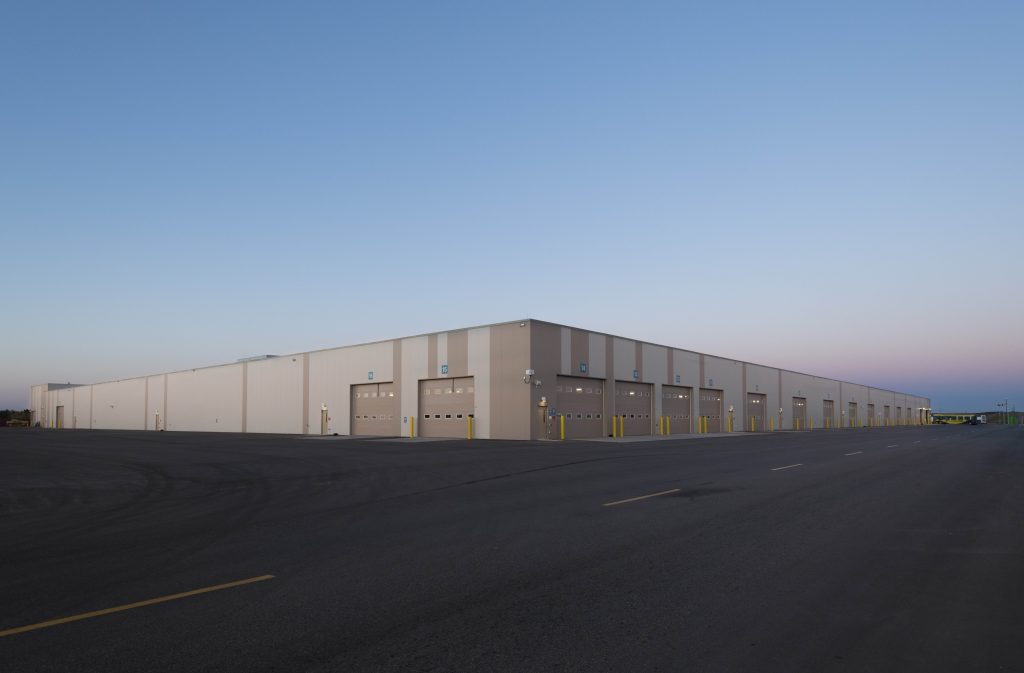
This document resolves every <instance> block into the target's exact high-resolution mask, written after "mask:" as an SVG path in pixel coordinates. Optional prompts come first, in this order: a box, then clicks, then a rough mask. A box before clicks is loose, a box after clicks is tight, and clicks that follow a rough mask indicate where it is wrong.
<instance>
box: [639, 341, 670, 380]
mask: <svg viewBox="0 0 1024 673" xmlns="http://www.w3.org/2000/svg"><path fill="white" fill-rule="evenodd" d="M643 361H644V371H643V380H644V381H647V382H648V383H666V384H672V381H670V380H668V378H667V376H668V349H667V348H665V347H664V346H654V345H651V344H643Z"/></svg>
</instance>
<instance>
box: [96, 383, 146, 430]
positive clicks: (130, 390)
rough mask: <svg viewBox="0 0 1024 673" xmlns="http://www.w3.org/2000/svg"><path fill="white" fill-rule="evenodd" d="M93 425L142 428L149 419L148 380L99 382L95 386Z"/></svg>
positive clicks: (97, 427) (112, 428)
mask: <svg viewBox="0 0 1024 673" xmlns="http://www.w3.org/2000/svg"><path fill="white" fill-rule="evenodd" d="M92 389H93V390H92V394H93V397H92V427H93V429H97V430H99V429H103V430H142V429H144V428H145V419H146V379H144V378H141V379H127V380H124V381H111V382H109V383H97V384H95V385H93V387H92Z"/></svg>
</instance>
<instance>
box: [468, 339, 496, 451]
mask: <svg viewBox="0 0 1024 673" xmlns="http://www.w3.org/2000/svg"><path fill="white" fill-rule="evenodd" d="M466 351H467V355H466V357H467V362H468V366H469V374H470V375H471V376H472V377H473V378H474V380H475V381H476V397H475V400H474V401H475V404H476V408H475V409H474V412H473V415H474V418H473V436H474V437H479V438H480V439H490V438H491V328H490V327H480V328H477V329H471V330H469V332H468V334H467V340H466Z"/></svg>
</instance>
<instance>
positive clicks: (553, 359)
mask: <svg viewBox="0 0 1024 673" xmlns="http://www.w3.org/2000/svg"><path fill="white" fill-rule="evenodd" d="M528 329H529V335H528V336H529V343H528V345H527V349H526V354H525V355H526V358H525V361H523V365H522V368H520V369H519V370H518V372H514V371H509V372H508V374H507V375H508V376H509V377H510V378H511V377H513V376H515V375H516V373H518V379H519V385H520V386H521V387H522V388H524V389H526V393H525V394H526V395H527V396H528V397H529V400H530V401H529V403H528V411H527V413H528V414H529V416H530V417H529V420H528V426H529V434H528V435H527V437H529V438H531V439H538V438H543V437H546V436H547V432H548V428H549V427H550V426H549V422H548V416H547V409H545V408H542V407H541V406H540V401H541V398H544V399H546V400H547V403H548V407H549V408H550V406H551V405H552V404H557V400H558V393H557V390H556V387H557V383H556V381H557V378H558V372H560V371H561V370H562V328H561V327H560V326H558V325H551V324H548V323H544V322H534V321H531V322H530V323H529V325H528ZM505 334H506V336H507V337H508V338H509V339H511V340H513V344H515V345H516V346H517V347H519V346H520V345H521V344H520V341H519V339H520V337H519V336H518V333H517V332H516V331H515V328H514V326H510V327H508V328H506V331H505ZM569 347H570V353H569V357H570V358H571V357H572V352H571V349H572V338H571V335H570V340H569ZM492 357H493V358H494V362H495V363H496V364H497V363H498V362H500V360H499V358H498V356H497V354H495V353H494V352H493V351H492ZM525 369H532V370H533V371H534V374H533V376H532V377H531V380H530V383H529V384H524V383H523V375H524V371H525ZM538 383H539V385H538ZM499 388H504V389H506V390H508V391H509V392H510V393H512V394H514V391H515V384H514V383H511V382H509V383H508V384H505V383H504V381H503V380H498V379H497V378H496V383H495V385H494V390H498V389H499ZM495 408H496V409H497V408H498V407H495ZM503 412H504V410H503ZM495 415H496V416H497V412H496V414H495ZM556 436H557V435H556Z"/></svg>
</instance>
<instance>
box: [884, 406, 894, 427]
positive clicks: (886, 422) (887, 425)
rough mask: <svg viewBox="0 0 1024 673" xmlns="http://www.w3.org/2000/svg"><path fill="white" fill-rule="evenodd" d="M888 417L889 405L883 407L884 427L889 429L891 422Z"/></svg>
mask: <svg viewBox="0 0 1024 673" xmlns="http://www.w3.org/2000/svg"><path fill="white" fill-rule="evenodd" d="M889 415H890V412H889V405H888V404H887V405H885V427H889V422H890V421H891V420H892V419H891V418H889Z"/></svg>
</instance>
